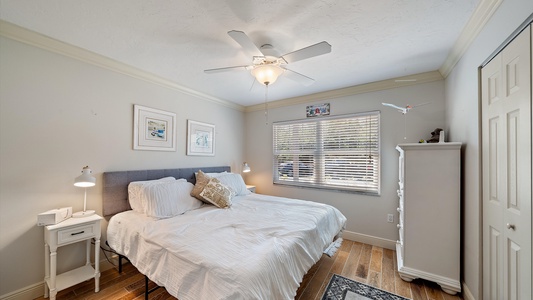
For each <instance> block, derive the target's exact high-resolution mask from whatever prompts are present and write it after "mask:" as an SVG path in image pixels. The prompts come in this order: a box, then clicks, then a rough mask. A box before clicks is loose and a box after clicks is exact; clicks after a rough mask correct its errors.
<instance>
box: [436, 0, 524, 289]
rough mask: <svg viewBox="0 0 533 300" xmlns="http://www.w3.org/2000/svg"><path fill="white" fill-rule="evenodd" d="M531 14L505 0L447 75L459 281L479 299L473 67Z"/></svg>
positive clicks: (519, 0)
mask: <svg viewBox="0 0 533 300" xmlns="http://www.w3.org/2000/svg"><path fill="white" fill-rule="evenodd" d="M531 13H533V1H531V0H505V1H503V2H502V4H501V5H500V7H499V8H498V10H497V11H496V12H495V14H494V15H493V16H492V18H491V19H490V20H489V22H488V23H487V24H486V25H485V27H484V28H483V30H482V31H481V32H480V33H479V35H478V36H477V38H476V39H475V41H474V42H473V43H472V44H471V45H470V47H469V49H468V50H467V51H466V53H465V54H464V55H463V57H462V59H461V60H460V61H459V63H458V64H457V65H456V66H455V68H454V69H453V71H452V72H451V74H450V75H449V76H448V77H447V78H446V124H447V125H448V126H449V130H448V131H449V132H450V137H451V138H452V139H454V140H455V141H458V142H463V143H464V145H465V146H463V173H462V178H463V189H464V191H463V199H462V200H463V207H462V209H463V280H464V282H465V284H466V285H467V286H468V288H469V290H470V292H471V293H472V295H473V296H474V298H475V299H482V269H481V267H482V251H481V250H482V240H481V238H482V228H481V217H482V207H481V201H482V200H481V193H480V180H481V179H480V176H479V175H480V174H479V169H480V163H479V156H480V145H479V140H478V139H479V133H480V131H479V113H478V112H479V104H478V103H479V95H478V67H479V66H480V65H481V63H482V62H483V61H484V60H485V59H487V58H488V57H489V56H490V54H491V53H492V52H493V51H494V50H496V48H497V47H498V46H499V45H500V44H501V43H502V42H503V41H504V40H505V39H506V38H507V37H508V36H509V35H510V34H511V33H512V32H513V31H514V30H515V29H516V28H517V27H518V26H519V25H520V24H521V23H522V22H523V21H525V19H526V18H527V17H528V16H529V15H530V14H531Z"/></svg>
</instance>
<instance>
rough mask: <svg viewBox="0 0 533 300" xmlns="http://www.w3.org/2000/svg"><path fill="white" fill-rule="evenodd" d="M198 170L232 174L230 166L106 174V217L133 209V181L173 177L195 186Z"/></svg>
mask: <svg viewBox="0 0 533 300" xmlns="http://www.w3.org/2000/svg"><path fill="white" fill-rule="evenodd" d="M198 170H202V171H203V172H206V173H217V172H224V171H227V172H230V171H231V168H230V167H229V166H222V167H205V168H183V169H159V170H136V171H115V172H104V174H103V180H104V191H103V195H102V198H103V213H104V216H111V215H114V214H117V213H119V212H123V211H126V210H130V209H131V207H130V203H129V202H128V184H129V183H130V182H132V181H143V180H154V179H159V178H163V177H168V176H172V177H174V178H176V179H179V178H185V179H187V181H189V182H191V183H193V184H194V183H195V182H196V177H195V175H194V173H195V172H198Z"/></svg>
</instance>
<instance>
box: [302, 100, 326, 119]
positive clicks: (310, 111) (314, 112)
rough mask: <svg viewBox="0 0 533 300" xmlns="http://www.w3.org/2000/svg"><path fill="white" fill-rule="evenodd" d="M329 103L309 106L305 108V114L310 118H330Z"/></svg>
mask: <svg viewBox="0 0 533 300" xmlns="http://www.w3.org/2000/svg"><path fill="white" fill-rule="evenodd" d="M329 107H330V106H329V103H324V104H319V105H308V106H307V107H306V108H305V112H306V114H307V117H308V118H312V117H319V116H329V111H330V108H329Z"/></svg>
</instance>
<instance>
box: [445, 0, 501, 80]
mask: <svg viewBox="0 0 533 300" xmlns="http://www.w3.org/2000/svg"><path fill="white" fill-rule="evenodd" d="M502 1H503V0H480V1H479V4H478V6H477V7H476V10H474V13H473V14H472V16H471V17H470V20H468V22H467V23H466V26H465V28H464V29H463V31H462V32H461V34H460V35H459V38H457V40H456V41H455V44H454V45H453V47H452V50H451V51H450V53H449V54H448V57H446V60H445V61H444V64H442V66H441V67H440V68H439V72H440V73H441V74H442V76H443V77H444V78H446V77H447V76H448V75H450V73H451V72H452V70H453V68H454V67H455V65H456V64H457V63H458V62H459V60H460V59H461V57H463V55H464V54H465V52H466V50H467V49H468V47H470V44H472V42H473V41H474V39H475V38H476V37H477V35H478V34H479V32H480V31H481V30H482V29H483V27H484V26H485V24H487V22H488V21H489V19H490V18H491V17H492V15H493V14H494V12H495V11H496V10H497V9H498V7H499V6H500V4H501V3H502Z"/></svg>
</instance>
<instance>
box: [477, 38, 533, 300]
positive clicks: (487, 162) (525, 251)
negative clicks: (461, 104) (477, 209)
mask: <svg viewBox="0 0 533 300" xmlns="http://www.w3.org/2000/svg"><path fill="white" fill-rule="evenodd" d="M530 47H531V29H530V27H528V28H527V29H526V30H525V31H523V32H522V33H521V34H520V35H519V36H517V37H516V38H515V39H514V40H513V41H512V42H511V43H510V44H509V45H508V46H507V47H506V48H505V49H504V50H503V51H502V52H501V53H500V54H499V55H498V56H496V57H495V58H494V59H493V60H492V61H491V62H490V63H489V64H487V65H486V66H485V67H484V68H483V69H482V139H483V143H482V152H483V155H482V156H483V299H508V300H513V299H531V185H532V182H531V153H532V152H531V86H532V80H531V50H530Z"/></svg>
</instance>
